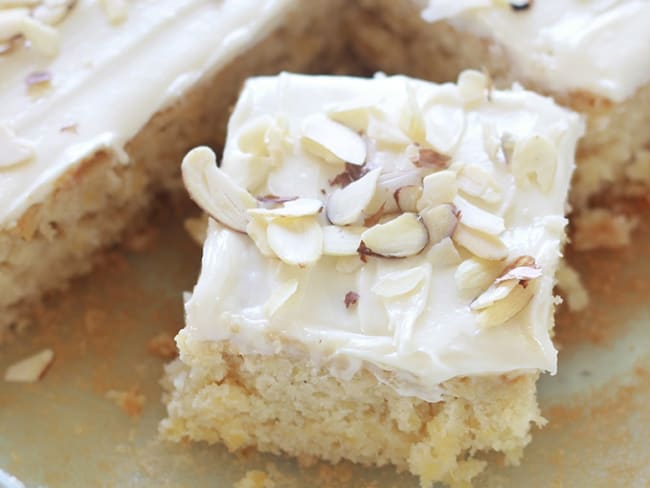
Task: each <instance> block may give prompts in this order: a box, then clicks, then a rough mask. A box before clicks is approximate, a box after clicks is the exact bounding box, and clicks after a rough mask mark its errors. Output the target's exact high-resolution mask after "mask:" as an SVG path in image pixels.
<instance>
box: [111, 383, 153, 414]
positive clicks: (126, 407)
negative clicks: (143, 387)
mask: <svg viewBox="0 0 650 488" xmlns="http://www.w3.org/2000/svg"><path fill="white" fill-rule="evenodd" d="M106 398H108V399H109V400H113V401H114V402H115V404H116V405H117V406H118V407H120V408H121V409H122V411H123V412H124V413H125V414H127V415H128V416H129V417H139V416H140V414H141V413H142V408H143V407H144V402H145V399H146V398H145V396H144V395H143V394H142V393H140V389H139V388H138V387H137V386H136V387H131V388H129V389H128V390H126V391H119V390H109V391H107V392H106Z"/></svg>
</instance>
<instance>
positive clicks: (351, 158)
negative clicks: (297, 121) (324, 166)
mask: <svg viewBox="0 0 650 488" xmlns="http://www.w3.org/2000/svg"><path fill="white" fill-rule="evenodd" d="M302 143H303V146H304V147H305V149H306V150H307V151H308V152H310V153H312V154H314V155H315V156H318V157H320V158H322V159H323V160H325V161H326V162H328V163H335V164H338V163H341V162H345V163H351V164H356V165H359V166H361V165H363V164H364V163H365V162H366V143H365V142H364V140H363V138H362V137H361V136H360V135H359V134H357V133H356V132H354V131H353V130H352V129H349V128H348V127H346V126H344V125H341V124H339V123H337V122H334V121H333V120H331V119H329V118H327V117H326V116H325V115H323V114H315V115H312V116H310V117H308V118H307V119H306V120H305V122H304V124H303V126H302Z"/></svg>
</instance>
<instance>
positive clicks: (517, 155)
mask: <svg viewBox="0 0 650 488" xmlns="http://www.w3.org/2000/svg"><path fill="white" fill-rule="evenodd" d="M556 166H557V149H556V148H555V144H554V143H553V141H552V140H551V139H550V138H548V137H547V136H545V135H541V134H535V135H532V136H530V137H527V138H525V139H520V140H518V141H517V142H516V143H515V148H514V151H513V153H512V172H513V174H514V175H515V179H516V180H517V183H519V184H522V183H527V182H530V181H534V182H536V183H537V184H538V185H539V187H540V188H541V189H542V190H543V191H545V192H547V191H549V190H550V189H551V187H552V186H553V181H554V180H555V169H556Z"/></svg>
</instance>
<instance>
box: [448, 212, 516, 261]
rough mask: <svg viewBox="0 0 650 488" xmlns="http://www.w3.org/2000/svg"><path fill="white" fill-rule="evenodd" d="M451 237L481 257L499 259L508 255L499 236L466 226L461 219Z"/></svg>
mask: <svg viewBox="0 0 650 488" xmlns="http://www.w3.org/2000/svg"><path fill="white" fill-rule="evenodd" d="M452 239H453V240H454V242H456V243H457V244H459V245H460V246H463V247H464V248H465V249H467V250H468V251H469V252H471V253H472V254H474V255H475V256H478V257H480V258H483V259H488V260H490V261H500V260H502V259H505V258H506V257H507V256H508V248H507V247H506V245H505V244H504V243H503V241H502V240H501V239H500V238H499V237H497V236H493V235H490V234H486V233H485V232H481V231H478V230H475V229H472V228H470V227H467V226H466V225H463V223H462V221H461V222H460V223H459V224H458V226H457V227H456V229H455V230H454V233H453V235H452Z"/></svg>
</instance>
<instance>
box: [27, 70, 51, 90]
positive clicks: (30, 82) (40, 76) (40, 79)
mask: <svg viewBox="0 0 650 488" xmlns="http://www.w3.org/2000/svg"><path fill="white" fill-rule="evenodd" d="M51 81H52V73H50V72H49V71H32V72H31V73H30V74H28V75H27V76H26V77H25V84H26V85H27V87H32V86H34V85H41V84H49V83H50V82H51Z"/></svg>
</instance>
